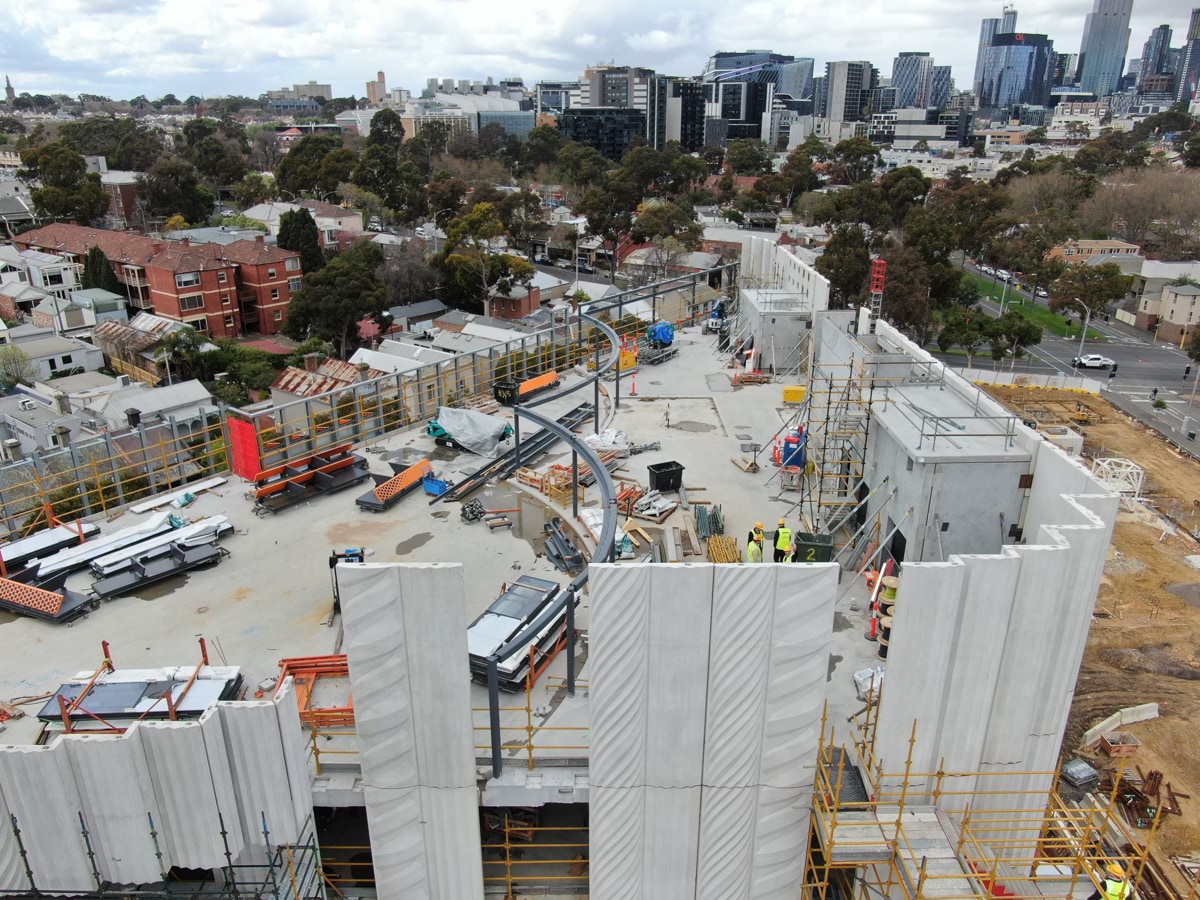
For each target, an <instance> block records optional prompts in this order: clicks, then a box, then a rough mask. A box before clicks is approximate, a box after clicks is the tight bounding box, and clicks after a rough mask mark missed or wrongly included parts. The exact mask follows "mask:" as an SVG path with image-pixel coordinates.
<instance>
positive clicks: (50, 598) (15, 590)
mask: <svg viewBox="0 0 1200 900" xmlns="http://www.w3.org/2000/svg"><path fill="white" fill-rule="evenodd" d="M0 600H4V601H5V602H7V603H15V604H16V605H17V606H24V607H27V608H28V609H35V610H37V611H38V612H43V613H46V614H47V615H51V616H57V615H58V611H59V610H60V609H62V605H63V595H62V594H56V593H54V592H53V591H44V590H42V589H41V588H36V587H32V586H31V585H28V584H21V582H19V581H12V580H10V579H8V578H0Z"/></svg>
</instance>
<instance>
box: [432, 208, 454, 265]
mask: <svg viewBox="0 0 1200 900" xmlns="http://www.w3.org/2000/svg"><path fill="white" fill-rule="evenodd" d="M454 211H455V207H453V206H447V207H446V208H445V209H439V210H438V211H437V212H435V213H434V214H433V252H434V254H435V255H436V254H437V252H438V244H437V242H438V222H437V220H438V216H440V215H441V214H442V213H444V212H454Z"/></svg>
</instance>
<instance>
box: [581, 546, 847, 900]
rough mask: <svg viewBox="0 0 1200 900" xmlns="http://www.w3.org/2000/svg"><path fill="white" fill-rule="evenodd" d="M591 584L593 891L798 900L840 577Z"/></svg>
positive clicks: (806, 569) (623, 570)
mask: <svg viewBox="0 0 1200 900" xmlns="http://www.w3.org/2000/svg"><path fill="white" fill-rule="evenodd" d="M590 572H591V576H590V592H591V606H590V616H591V627H590V631H589V639H590V653H589V660H588V668H589V671H590V672H591V676H590V678H589V683H590V685H591V688H590V690H591V697H590V699H591V716H592V720H591V748H592V749H591V765H590V775H591V782H592V783H591V804H590V805H591V810H590V816H591V819H590V822H591V841H590V843H591V848H590V856H591V876H592V877H591V884H590V889H591V894H590V895H591V896H592V897H593V898H595V900H617V898H621V900H625V898H645V900H649V898H655V900H657V898H660V897H664V898H720V900H739V898H747V900H749V898H752V897H753V898H764V900H775V898H779V900H783V898H789V900H790V898H792V897H795V896H797V895H798V892H799V885H800V882H801V880H802V876H803V859H804V850H805V841H806V840H807V837H806V836H807V833H808V832H807V812H806V811H805V810H806V808H807V803H808V795H809V793H810V792H811V786H812V777H813V773H812V769H811V765H812V757H813V755H814V753H815V750H816V744H817V740H818V737H819V733H820V713H821V708H822V705H823V701H824V697H825V683H826V673H827V669H828V660H829V646H830V643H831V638H832V631H833V606H834V601H835V592H836V581H837V570H836V567H834V566H832V565H822V566H712V565H688V566H670V567H665V566H654V567H648V566H612V565H596V566H592V568H591V570H590ZM668 760H669V762H670V765H668V766H665V767H664V765H663V763H664V762H666V761H668ZM697 766H699V769H697V768H696V767H697ZM692 773H696V776H697V780H696V781H692V780H691V779H692V777H693V775H692ZM694 784H702V785H703V787H702V789H701V790H700V795H699V798H698V801H699V802H698V803H697V802H695V800H694V799H693V798H694V796H695V791H694V790H693V789H692V787H691V786H692V785H694Z"/></svg>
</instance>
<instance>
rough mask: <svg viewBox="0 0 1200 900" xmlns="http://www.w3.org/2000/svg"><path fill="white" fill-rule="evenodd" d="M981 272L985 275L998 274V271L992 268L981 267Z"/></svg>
mask: <svg viewBox="0 0 1200 900" xmlns="http://www.w3.org/2000/svg"><path fill="white" fill-rule="evenodd" d="M979 271H980V272H982V273H983V274H984V275H995V274H996V270H995V269H993V268H992V267H991V266H980V267H979Z"/></svg>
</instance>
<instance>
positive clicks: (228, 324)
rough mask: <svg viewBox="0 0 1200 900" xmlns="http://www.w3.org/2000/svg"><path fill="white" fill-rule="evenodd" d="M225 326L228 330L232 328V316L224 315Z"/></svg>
mask: <svg viewBox="0 0 1200 900" xmlns="http://www.w3.org/2000/svg"><path fill="white" fill-rule="evenodd" d="M225 327H226V328H228V329H230V330H232V329H233V316H226V317H225Z"/></svg>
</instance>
